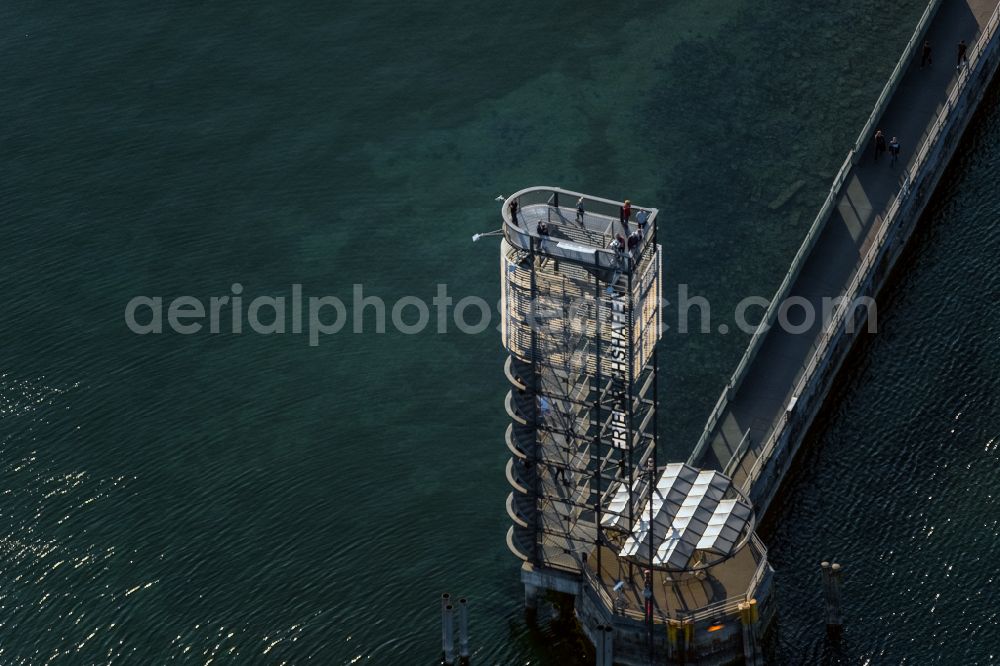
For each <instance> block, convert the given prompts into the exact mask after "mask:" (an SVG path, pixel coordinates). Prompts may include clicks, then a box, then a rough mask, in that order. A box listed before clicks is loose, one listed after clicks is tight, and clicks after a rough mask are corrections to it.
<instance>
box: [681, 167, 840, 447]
mask: <svg viewBox="0 0 1000 666" xmlns="http://www.w3.org/2000/svg"><path fill="white" fill-rule="evenodd" d="M853 156H854V151H853V150H852V151H851V152H849V153H848V154H847V157H846V158H845V159H844V163H843V164H842V165H841V166H840V170H839V171H838V172H837V175H836V176H835V177H834V179H833V184H832V185H831V186H830V191H829V193H827V195H826V200H825V201H824V202H823V207H822V208H820V211H819V214H818V215H816V218H815V219H814V220H813V223H812V225H811V226H810V227H809V231H808V233H807V234H806V238H805V240H804V241H803V242H802V245H800V246H799V249H798V251H797V252H796V253H795V258H794V259H792V266H791V268H789V269H788V272H787V273H785V278H784V279H783V280H782V281H781V285H780V286H779V287H778V291H777V293H776V294H775V295H774V298H772V299H771V302H770V303H769V304H768V306H767V312H765V313H764V318H763V319H762V320H761V322H760V324H759V325H758V326H757V328H756V329H755V330H754V333H753V337H752V338H751V339H750V344H749V345H748V346H747V349H746V351H745V352H744V353H743V358H741V359H740V362H739V365H737V366H736V370H735V371H734V372H733V374H732V377H731V378H730V380H729V382H728V383H727V384H726V387H725V388H724V389H723V390H722V395H720V396H719V399H718V400H717V401H716V403H715V407H713V408H712V413H711V414H710V415H709V417H708V422H707V423H706V424H705V429H704V430H703V431H702V433H701V438H700V439H699V440H698V443H697V444H696V445H695V447H694V451H692V452H691V455H690V457H689V458H688V463H689V464H691V465H696V466H697V465H698V462H699V459H700V458H701V457H702V455H703V454H704V453H705V448H706V447H707V446H708V442H709V441H710V439H711V437H712V435H713V434H714V431H715V426H716V425H717V424H718V422H719V417H720V416H722V414H723V412H725V410H726V407H727V406H728V405H729V400H730V398H731V397H732V396H733V394H735V393H736V391H737V390H738V389H739V387H740V384H741V383H742V382H743V377H744V376H745V375H746V371H747V368H749V367H750V364H751V363H753V360H754V358H756V356H757V352H758V351H760V346H761V344H763V342H764V334H765V333H767V331H768V330H770V328H771V327H772V326H773V325H774V320H775V319H777V317H778V311H779V309H780V308H781V304H782V303H783V302H784V301H785V299H786V298H787V297H788V292H789V291H791V289H792V285H793V284H795V280H797V279H798V277H799V273H800V272H801V271H802V266H803V265H804V264H805V260H806V257H808V256H809V253H810V252H811V251H812V248H813V246H814V245H815V244H816V240H817V239H818V238H819V235H820V234H821V233H822V232H823V227H825V226H826V221H827V219H828V218H829V217H830V213H832V212H833V209H834V207H835V206H836V203H837V199H838V198H839V197H840V189H841V188H842V187H843V185H844V182H845V181H846V180H847V174H848V173H849V172H850V170H851V166H852V159H853Z"/></svg>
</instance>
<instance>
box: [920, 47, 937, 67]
mask: <svg viewBox="0 0 1000 666" xmlns="http://www.w3.org/2000/svg"><path fill="white" fill-rule="evenodd" d="M933 64H934V59H933V58H931V43H930V41H929V40H925V41H924V51H923V54H922V55H921V56H920V69H923V68H924V66H926V65H933Z"/></svg>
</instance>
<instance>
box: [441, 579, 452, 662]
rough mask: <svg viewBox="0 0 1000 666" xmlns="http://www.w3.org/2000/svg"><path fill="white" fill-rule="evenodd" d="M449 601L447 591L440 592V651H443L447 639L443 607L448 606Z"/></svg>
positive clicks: (449, 597)
mask: <svg viewBox="0 0 1000 666" xmlns="http://www.w3.org/2000/svg"><path fill="white" fill-rule="evenodd" d="M450 603H451V595H450V594H448V593H447V592H444V593H442V594H441V652H442V653H443V652H444V646H445V642H446V641H447V633H446V630H445V619H444V618H445V611H444V609H445V608H447V607H448V604H450Z"/></svg>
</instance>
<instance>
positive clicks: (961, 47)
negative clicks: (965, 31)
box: [955, 39, 969, 69]
mask: <svg viewBox="0 0 1000 666" xmlns="http://www.w3.org/2000/svg"><path fill="white" fill-rule="evenodd" d="M967 49H968V47H967V46H966V45H965V40H964V39H963V40H962V41H960V42H959V43H958V64H956V65H955V69H962V65H964V64H965V63H967V62H969V59H968V58H967V57H965V51H966V50H967Z"/></svg>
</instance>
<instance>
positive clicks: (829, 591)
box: [819, 562, 844, 638]
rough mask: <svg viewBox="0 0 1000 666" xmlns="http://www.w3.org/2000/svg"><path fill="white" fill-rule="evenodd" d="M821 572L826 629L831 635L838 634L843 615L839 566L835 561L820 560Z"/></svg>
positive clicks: (841, 625)
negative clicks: (841, 610)
mask: <svg viewBox="0 0 1000 666" xmlns="http://www.w3.org/2000/svg"><path fill="white" fill-rule="evenodd" d="M819 566H820V569H821V570H822V572H823V597H824V600H825V605H826V631H827V633H828V634H829V635H830V636H831V637H834V638H835V637H837V636H839V635H840V632H841V629H842V628H843V623H844V620H843V616H842V615H841V612H840V572H841V567H840V565H839V564H837V563H836V562H835V563H833V564H830V563H829V562H821V563H820V565H819Z"/></svg>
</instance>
